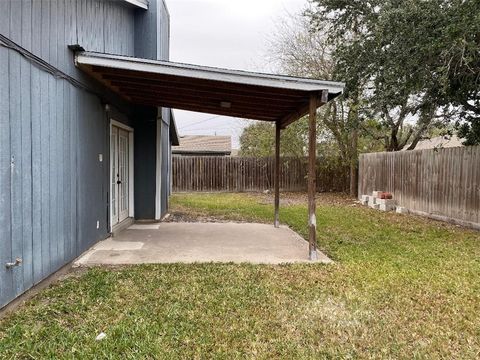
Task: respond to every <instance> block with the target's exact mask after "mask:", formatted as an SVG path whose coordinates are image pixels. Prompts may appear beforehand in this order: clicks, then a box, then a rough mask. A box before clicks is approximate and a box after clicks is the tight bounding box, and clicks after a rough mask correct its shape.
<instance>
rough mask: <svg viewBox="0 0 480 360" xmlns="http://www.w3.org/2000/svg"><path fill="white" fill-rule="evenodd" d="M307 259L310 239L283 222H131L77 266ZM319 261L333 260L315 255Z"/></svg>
mask: <svg viewBox="0 0 480 360" xmlns="http://www.w3.org/2000/svg"><path fill="white" fill-rule="evenodd" d="M195 262H234V263H245V262H247V263H254V264H281V263H298V262H310V261H309V259H308V243H307V242H306V241H305V240H304V239H303V238H302V237H300V235H298V234H297V233H296V232H294V231H293V230H291V229H289V228H288V227H286V226H282V227H280V228H278V229H276V228H274V227H273V226H272V225H265V224H250V223H249V224H246V223H161V224H158V225H155V226H151V225H150V226H144V225H132V226H130V227H129V228H128V229H126V230H124V231H122V232H120V233H119V234H118V235H115V237H113V238H109V239H107V240H104V241H101V242H100V243H98V244H96V245H95V246H94V247H92V248H91V249H90V250H89V251H88V252H86V253H85V254H84V255H83V256H82V257H80V258H79V259H78V260H77V261H76V262H75V265H76V266H97V265H128V264H156V263H195ZM318 262H322V263H330V262H331V260H330V259H329V258H328V257H327V256H326V255H324V254H322V253H319V260H318Z"/></svg>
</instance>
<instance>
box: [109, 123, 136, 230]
mask: <svg viewBox="0 0 480 360" xmlns="http://www.w3.org/2000/svg"><path fill="white" fill-rule="evenodd" d="M112 126H116V127H118V128H120V129H123V130H126V131H128V145H129V146H128V162H129V164H128V165H129V166H128V217H129V218H133V217H134V216H135V194H134V189H135V187H134V174H135V172H134V165H135V164H134V129H133V128H132V127H131V126H128V125H125V124H124V123H122V122H119V121H117V120H114V119H112V118H110V125H109V137H108V155H109V156H108V165H109V168H110V169H109V172H108V173H109V178H108V194H109V199H108V208H109V216H108V226H109V228H110V231H113V229H112V209H111V206H112V189H111V181H112V164H111V153H110V151H111V143H110V141H111V139H112ZM117 225H118V224H117Z"/></svg>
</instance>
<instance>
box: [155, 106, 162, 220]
mask: <svg viewBox="0 0 480 360" xmlns="http://www.w3.org/2000/svg"><path fill="white" fill-rule="evenodd" d="M157 111H158V116H157V139H156V150H157V151H156V154H155V155H156V162H155V166H156V169H155V176H156V184H155V220H160V219H161V217H162V121H163V120H162V108H158V110H157Z"/></svg>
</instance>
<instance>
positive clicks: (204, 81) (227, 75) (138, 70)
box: [75, 52, 344, 127]
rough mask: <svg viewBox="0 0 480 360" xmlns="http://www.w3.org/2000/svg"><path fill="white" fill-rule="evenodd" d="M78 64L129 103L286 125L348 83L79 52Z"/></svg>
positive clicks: (332, 96)
mask: <svg viewBox="0 0 480 360" xmlns="http://www.w3.org/2000/svg"><path fill="white" fill-rule="evenodd" d="M75 62H76V65H77V66H78V67H79V68H80V69H82V70H83V71H85V72H87V73H88V74H90V75H91V76H93V77H94V78H96V79H97V80H98V81H100V82H101V83H103V84H104V85H105V86H107V87H108V88H110V89H111V90H112V91H114V92H115V93H117V94H119V95H120V96H122V97H123V98H125V99H126V100H128V101H130V102H132V103H135V104H139V105H147V106H161V107H168V108H174V109H182V110H190V111H195V112H204V113H210V114H218V115H226V116H233V117H241V118H247V119H255V120H264V121H273V122H277V123H279V124H280V126H281V127H285V126H287V125H288V124H290V123H292V122H293V121H295V120H297V119H298V118H300V117H302V116H303V115H305V114H306V113H307V112H308V109H309V100H310V95H312V94H316V95H318V98H319V103H318V106H321V105H322V104H324V103H326V102H327V101H329V100H331V99H333V98H335V97H336V96H338V95H340V94H341V93H342V91H343V87H344V84H343V83H338V82H331V81H322V80H312V79H305V78H298V77H289V76H282V75H272V74H262V73H254V72H247V71H239V70H228V69H219V68H212V67H206V66H198V65H190V64H181V63H174V62H169V61H156V60H147V59H140V58H134V57H127V56H118V55H110V54H102V53H92V52H79V53H77V54H76V56H75Z"/></svg>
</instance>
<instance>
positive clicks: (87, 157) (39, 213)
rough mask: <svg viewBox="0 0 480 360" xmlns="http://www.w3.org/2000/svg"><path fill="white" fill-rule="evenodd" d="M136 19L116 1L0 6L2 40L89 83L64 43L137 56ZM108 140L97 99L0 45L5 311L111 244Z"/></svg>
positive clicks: (49, 0)
mask: <svg viewBox="0 0 480 360" xmlns="http://www.w3.org/2000/svg"><path fill="white" fill-rule="evenodd" d="M134 21H135V19H134V8H132V7H129V6H124V5H123V4H122V2H120V1H105V0H15V1H10V0H0V33H1V34H2V35H4V36H7V37H8V38H10V39H11V40H13V41H14V42H16V43H18V44H19V45H21V46H22V47H24V48H26V49H27V50H29V51H30V52H32V53H34V54H35V55H37V56H39V57H41V58H42V59H44V60H46V61H48V62H49V63H50V64H51V65H53V66H55V67H57V68H58V69H60V70H62V71H64V72H65V73H67V74H69V75H71V76H74V77H75V78H79V79H81V80H82V81H83V82H87V83H89V80H88V79H87V78H86V77H85V76H84V75H83V74H82V73H81V72H79V71H78V69H76V68H75V66H74V63H73V55H72V53H71V52H70V50H68V48H67V45H70V44H80V45H82V46H84V47H85V48H86V49H87V50H91V51H101V52H109V53H115V54H121V55H134V25H135V23H134ZM89 84H90V85H92V84H93V83H91V82H90V83H89ZM107 136H108V119H107V117H106V114H105V111H104V108H103V106H102V104H101V103H100V101H99V99H98V98H97V97H96V96H94V95H91V94H89V93H86V92H84V91H83V90H80V89H78V88H76V87H74V86H72V85H71V84H70V83H68V82H66V81H64V80H61V79H56V78H55V77H53V76H51V75H49V74H47V73H46V72H44V71H42V70H40V69H38V68H37V67H35V66H33V65H32V64H31V63H30V62H28V61H27V60H26V59H25V58H23V57H22V56H21V55H19V54H18V53H17V52H15V51H13V50H8V49H7V48H5V47H2V46H0V307H1V306H3V305H5V304H6V303H8V302H9V301H10V300H12V299H13V298H15V297H16V296H18V295H19V294H21V293H23V292H24V291H25V290H27V289H28V288H30V287H31V286H33V285H34V284H35V283H38V282H39V281H41V280H42V279H44V278H45V277H47V276H48V275H50V274H51V273H52V272H54V271H56V270H57V269H59V268H60V267H61V266H63V265H65V264H66V263H68V262H69V261H71V260H73V259H74V258H75V257H76V256H78V255H79V254H81V253H82V252H83V251H85V250H86V249H87V248H88V247H89V246H90V245H91V244H93V243H94V242H95V241H98V240H100V239H102V238H105V237H106V236H107V233H108V223H107V222H108V219H107V218H108V215H107V202H108V198H107V191H108V190H107V189H108V169H107V168H108V161H104V162H102V163H100V162H99V161H98V154H100V153H103V154H104V159H107V158H108V157H107V156H106V154H108V143H107V140H106V139H107ZM97 220H98V221H99V222H100V228H99V229H97V226H96V222H97ZM16 257H19V258H22V260H23V263H22V265H21V266H19V267H16V268H14V269H11V270H7V269H6V267H5V263H7V262H10V261H12V260H14V259H15V258H16Z"/></svg>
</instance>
